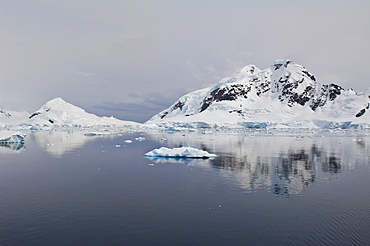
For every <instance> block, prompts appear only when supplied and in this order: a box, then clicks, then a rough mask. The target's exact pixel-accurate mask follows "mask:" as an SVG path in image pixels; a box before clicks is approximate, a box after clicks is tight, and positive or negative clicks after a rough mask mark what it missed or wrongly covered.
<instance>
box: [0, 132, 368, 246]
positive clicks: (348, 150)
mask: <svg viewBox="0 0 370 246" xmlns="http://www.w3.org/2000/svg"><path fill="white" fill-rule="evenodd" d="M138 137H144V138H145V140H144V141H138V140H135V138H138ZM127 139H130V140H132V141H133V142H132V143H125V142H124V140H127ZM161 146H168V147H179V146H191V147H196V148H201V149H203V150H207V151H209V152H211V153H215V154H217V155H219V157H217V158H215V159H213V160H187V159H158V158H157V159H148V158H144V157H143V155H144V154H145V153H146V152H148V151H150V150H152V149H154V148H158V147H161ZM0 156H1V161H0V192H1V193H0V194H1V198H0V245H370V191H369V187H370V137H369V136H368V135H363V134H361V133H352V134H346V135H341V134H339V135H338V134H315V135H312V136H311V135H310V134H308V133H307V134H303V135H302V134H300V135H296V136H285V135H284V134H280V135H278V136H277V135H272V134H259V133H253V132H251V133H242V134H221V133H216V134H195V133H194V134H191V133H185V134H184V133H172V134H170V133H167V134H166V133H145V132H144V133H122V134H113V135H111V136H105V137H87V136H84V135H83V134H82V133H80V132H76V133H61V132H35V133H30V134H28V136H27V138H26V144H25V146H13V148H8V147H0ZM153 164H154V165H153Z"/></svg>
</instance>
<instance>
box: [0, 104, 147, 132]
mask: <svg viewBox="0 0 370 246" xmlns="http://www.w3.org/2000/svg"><path fill="white" fill-rule="evenodd" d="M7 125H11V126H15V125H18V126H83V127H86V126H104V125H115V126H123V125H125V126H138V125H141V124H139V123H136V122H132V121H123V120H118V119H116V118H114V117H98V116H96V115H94V114H90V113H87V112H86V111H85V110H83V109H82V108H79V107H77V106H74V105H72V104H70V103H68V102H66V101H64V100H63V99H62V98H60V97H59V98H55V99H53V100H50V101H48V102H47V103H45V104H44V105H43V106H42V107H41V108H40V109H39V110H37V111H35V112H34V113H31V114H30V113H28V112H12V111H5V110H4V109H1V108H0V126H7Z"/></svg>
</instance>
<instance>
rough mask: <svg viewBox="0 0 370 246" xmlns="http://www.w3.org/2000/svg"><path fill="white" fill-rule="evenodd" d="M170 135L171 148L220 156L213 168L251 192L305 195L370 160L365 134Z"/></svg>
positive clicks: (168, 137)
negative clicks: (189, 148) (320, 183)
mask: <svg viewBox="0 0 370 246" xmlns="http://www.w3.org/2000/svg"><path fill="white" fill-rule="evenodd" d="M162 137H163V136H162ZM166 137H167V146H171V145H172V146H174V147H177V146H192V147H198V148H201V149H203V150H206V151H208V152H211V153H215V154H217V155H218V156H219V157H217V158H215V159H213V160H209V163H210V164H211V167H213V168H216V169H218V170H219V171H220V174H221V175H222V176H223V177H225V178H227V179H233V180H237V181H238V182H239V183H240V186H241V187H242V188H243V189H244V190H246V191H248V192H252V191H255V190H257V189H261V188H262V189H268V190H269V191H270V192H272V193H274V194H279V195H292V194H302V193H303V192H304V190H305V189H306V188H307V186H309V185H311V184H312V183H315V182H318V181H320V180H327V179H335V178H338V177H339V175H340V174H341V173H342V172H343V171H346V172H347V171H351V170H355V169H357V168H358V167H357V159H358V158H365V159H366V161H365V162H361V163H369V160H368V159H369V155H368V153H370V150H369V145H368V144H367V141H368V139H369V138H368V137H366V136H364V137H356V136H355V137H354V136H350V135H349V136H348V135H342V136H336V135H330V134H329V135H326V136H321V135H320V136H310V135H309V134H307V135H305V136H301V137H296V136H293V135H290V136H266V135H262V136H256V135H252V134H212V135H203V136H202V135H200V134H190V133H187V134H186V135H185V136H184V134H182V135H179V134H171V135H168V136H166Z"/></svg>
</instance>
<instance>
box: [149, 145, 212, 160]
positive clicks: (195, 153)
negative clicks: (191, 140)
mask: <svg viewBox="0 0 370 246" xmlns="http://www.w3.org/2000/svg"><path fill="white" fill-rule="evenodd" d="M145 156H148V157H169V158H204V159H206V158H214V157H217V155H215V154H210V153H208V152H207V151H204V150H200V149H196V148H192V147H181V148H172V149H171V148H166V147H161V148H159V149H154V150H152V151H149V152H148V153H146V154H145Z"/></svg>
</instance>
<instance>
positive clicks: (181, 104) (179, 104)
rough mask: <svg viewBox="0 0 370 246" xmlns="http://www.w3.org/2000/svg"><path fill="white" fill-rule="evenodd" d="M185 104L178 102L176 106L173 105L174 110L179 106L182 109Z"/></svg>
mask: <svg viewBox="0 0 370 246" xmlns="http://www.w3.org/2000/svg"><path fill="white" fill-rule="evenodd" d="M184 105H185V103H183V102H180V101H179V102H178V103H176V104H175V106H173V108H172V111H175V110H176V109H178V108H179V109H180V110H182V107H184Z"/></svg>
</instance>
